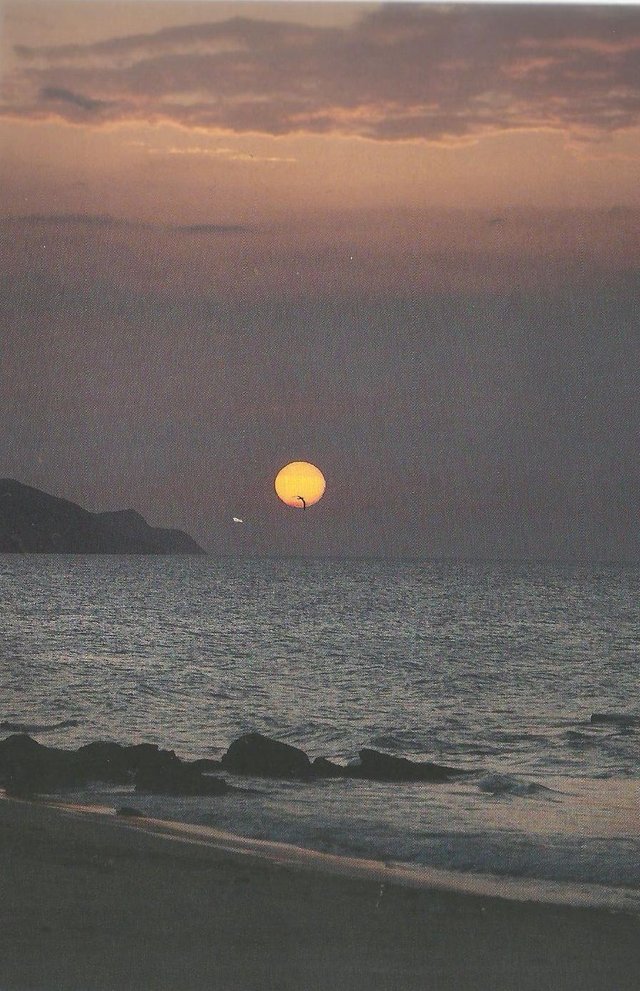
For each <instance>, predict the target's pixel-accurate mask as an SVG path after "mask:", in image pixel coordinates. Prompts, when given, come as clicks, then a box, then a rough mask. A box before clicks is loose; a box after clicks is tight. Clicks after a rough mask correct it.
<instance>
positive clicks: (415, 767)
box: [346, 748, 469, 784]
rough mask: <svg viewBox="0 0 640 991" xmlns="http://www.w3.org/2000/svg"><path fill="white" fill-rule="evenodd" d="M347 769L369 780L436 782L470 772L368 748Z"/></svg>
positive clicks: (357, 776) (351, 774) (352, 774)
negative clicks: (353, 765) (356, 763)
mask: <svg viewBox="0 0 640 991" xmlns="http://www.w3.org/2000/svg"><path fill="white" fill-rule="evenodd" d="M346 770H347V772H348V776H349V777H355V778H365V779H366V780H368V781H429V782H432V783H434V784H437V783H439V782H443V781H449V780H450V778H452V777H457V776H460V775H463V774H468V773H469V772H468V771H463V770H461V769H460V768H455V767H446V766H444V765H442V764H432V763H431V762H430V761H420V762H417V761H412V760H408V759H407V758H406V757H393V756H392V755H391V754H383V753H380V752H379V751H377V750H368V749H366V748H365V749H364V750H361V751H360V764H359V765H356V766H355V767H349V768H346Z"/></svg>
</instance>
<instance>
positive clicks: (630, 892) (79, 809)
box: [0, 792, 640, 920]
mask: <svg viewBox="0 0 640 991" xmlns="http://www.w3.org/2000/svg"><path fill="white" fill-rule="evenodd" d="M134 797H135V796H134ZM3 800H4V801H9V802H13V801H17V802H22V801H23V800H22V799H14V798H10V797H6V796H5V797H4V798H3V796H2V794H1V792H0V801H3ZM24 801H26V804H29V805H36V806H38V807H46V808H51V809H58V810H60V811H62V812H64V813H67V814H69V815H72V816H74V817H78V818H82V817H84V816H89V817H93V818H95V819H96V820H98V821H101V820H104V821H107V822H112V823H115V824H116V825H117V826H118V827H119V826H122V827H124V828H129V829H133V830H137V831H138V832H141V833H144V834H145V835H148V836H157V837H164V838H165V839H167V840H172V841H174V842H177V843H190V844H194V845H197V846H202V847H205V848H208V849H211V850H214V851H218V852H220V853H228V854H233V855H236V856H238V857H248V858H253V859H255V860H257V861H262V862H265V863H269V864H275V865H279V866H284V867H292V868H296V869H300V870H305V871H314V872H317V873H319V874H326V875H329V876H339V877H344V878H350V879H352V880H359V879H361V880H373V881H376V882H378V883H380V884H383V885H386V884H395V885H399V886H402V887H406V888H413V889H418V890H424V891H434V892H449V893H451V894H454V895H461V896H465V895H469V896H472V897H482V898H496V899H499V900H501V901H506V902H517V903H524V904H529V905H551V906H557V907H567V908H586V909H602V910H604V911H609V912H626V913H629V914H632V915H637V916H638V918H639V920H640V889H635V888H624V887H614V886H612V885H602V884H585V883H580V882H570V881H554V880H548V879H545V878H529V877H514V876H509V875H498V874H491V873H478V872H475V873H474V872H462V871H455V870H446V869H442V868H437V867H427V866H423V865H419V864H411V863H408V862H403V861H398V860H379V859H375V858H372V857H366V856H350V855H349V854H347V853H327V852H325V851H322V850H316V849H313V848H311V847H304V846H298V845H296V844H293V843H288V842H284V841H281V840H274V839H259V838H257V837H251V836H243V835H241V834H238V833H232V832H228V831H226V830H222V829H216V828H214V827H212V826H202V825H198V824H196V823H189V822H185V821H182V820H172V819H158V818H155V817H152V816H148V815H145V814H144V813H141V814H140V815H139V816H138V815H130V814H128V815H126V816H119V815H118V813H117V810H116V808H115V807H111V806H106V805H95V804H89V803H85V802H82V803H80V802H68V801H65V799H64V798H62V799H60V800H57V799H48V798H43V799H36V800H35V801H30V800H24Z"/></svg>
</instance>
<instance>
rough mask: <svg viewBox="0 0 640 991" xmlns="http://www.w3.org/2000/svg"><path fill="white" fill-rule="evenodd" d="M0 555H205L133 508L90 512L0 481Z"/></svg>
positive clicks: (9, 481) (186, 539)
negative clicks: (152, 522) (156, 525)
mask: <svg viewBox="0 0 640 991" xmlns="http://www.w3.org/2000/svg"><path fill="white" fill-rule="evenodd" d="M0 553H5V554H6V553H23V554H50V553H55V554H204V551H203V550H202V548H201V547H199V546H198V544H196V542H195V540H193V539H192V538H191V537H190V536H189V535H188V534H186V533H183V532H182V531H181V530H165V529H162V528H161V527H153V526H150V525H149V524H148V523H147V521H146V520H145V519H144V518H143V517H142V516H141V515H140V514H139V513H137V512H135V510H132V509H125V510H117V511H116V512H110V513H91V512H89V511H88V510H87V509H83V508H82V506H78V505H76V503H74V502H69V501H68V500H67V499H59V498H57V497H56V496H52V495H49V494H48V493H47V492H41V491H40V490H39V489H35V488H33V487H32V486H30V485H23V484H22V483H21V482H16V481H14V480H13V479H10V478H4V479H0Z"/></svg>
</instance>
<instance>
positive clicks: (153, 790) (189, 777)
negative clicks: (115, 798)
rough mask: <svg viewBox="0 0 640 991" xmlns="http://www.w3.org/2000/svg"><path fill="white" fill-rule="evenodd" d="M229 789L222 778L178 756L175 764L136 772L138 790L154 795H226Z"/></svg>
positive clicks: (146, 768) (149, 767)
mask: <svg viewBox="0 0 640 991" xmlns="http://www.w3.org/2000/svg"><path fill="white" fill-rule="evenodd" d="M229 790H230V788H229V785H228V784H227V782H226V781H223V780H222V778H214V777H211V776H209V775H206V774H202V773H201V772H200V771H199V770H198V769H197V768H194V767H192V766H189V765H188V764H183V763H182V762H181V761H179V760H178V759H177V758H176V763H175V764H168V765H166V766H164V767H161V766H158V767H152V766H148V767H145V768H142V769H141V770H139V771H138V773H137V774H136V791H137V792H146V793H148V794H149V793H150V794H153V795H225V794H226V793H227V792H228V791H229Z"/></svg>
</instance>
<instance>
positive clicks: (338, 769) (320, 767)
mask: <svg viewBox="0 0 640 991" xmlns="http://www.w3.org/2000/svg"><path fill="white" fill-rule="evenodd" d="M311 768H312V770H313V774H314V777H316V778H345V777H348V774H347V772H348V771H349V768H348V767H342V765H340V764H335V763H334V762H333V761H331V760H327V758H326V757H316V759H315V760H314V762H313V764H312V765H311Z"/></svg>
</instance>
